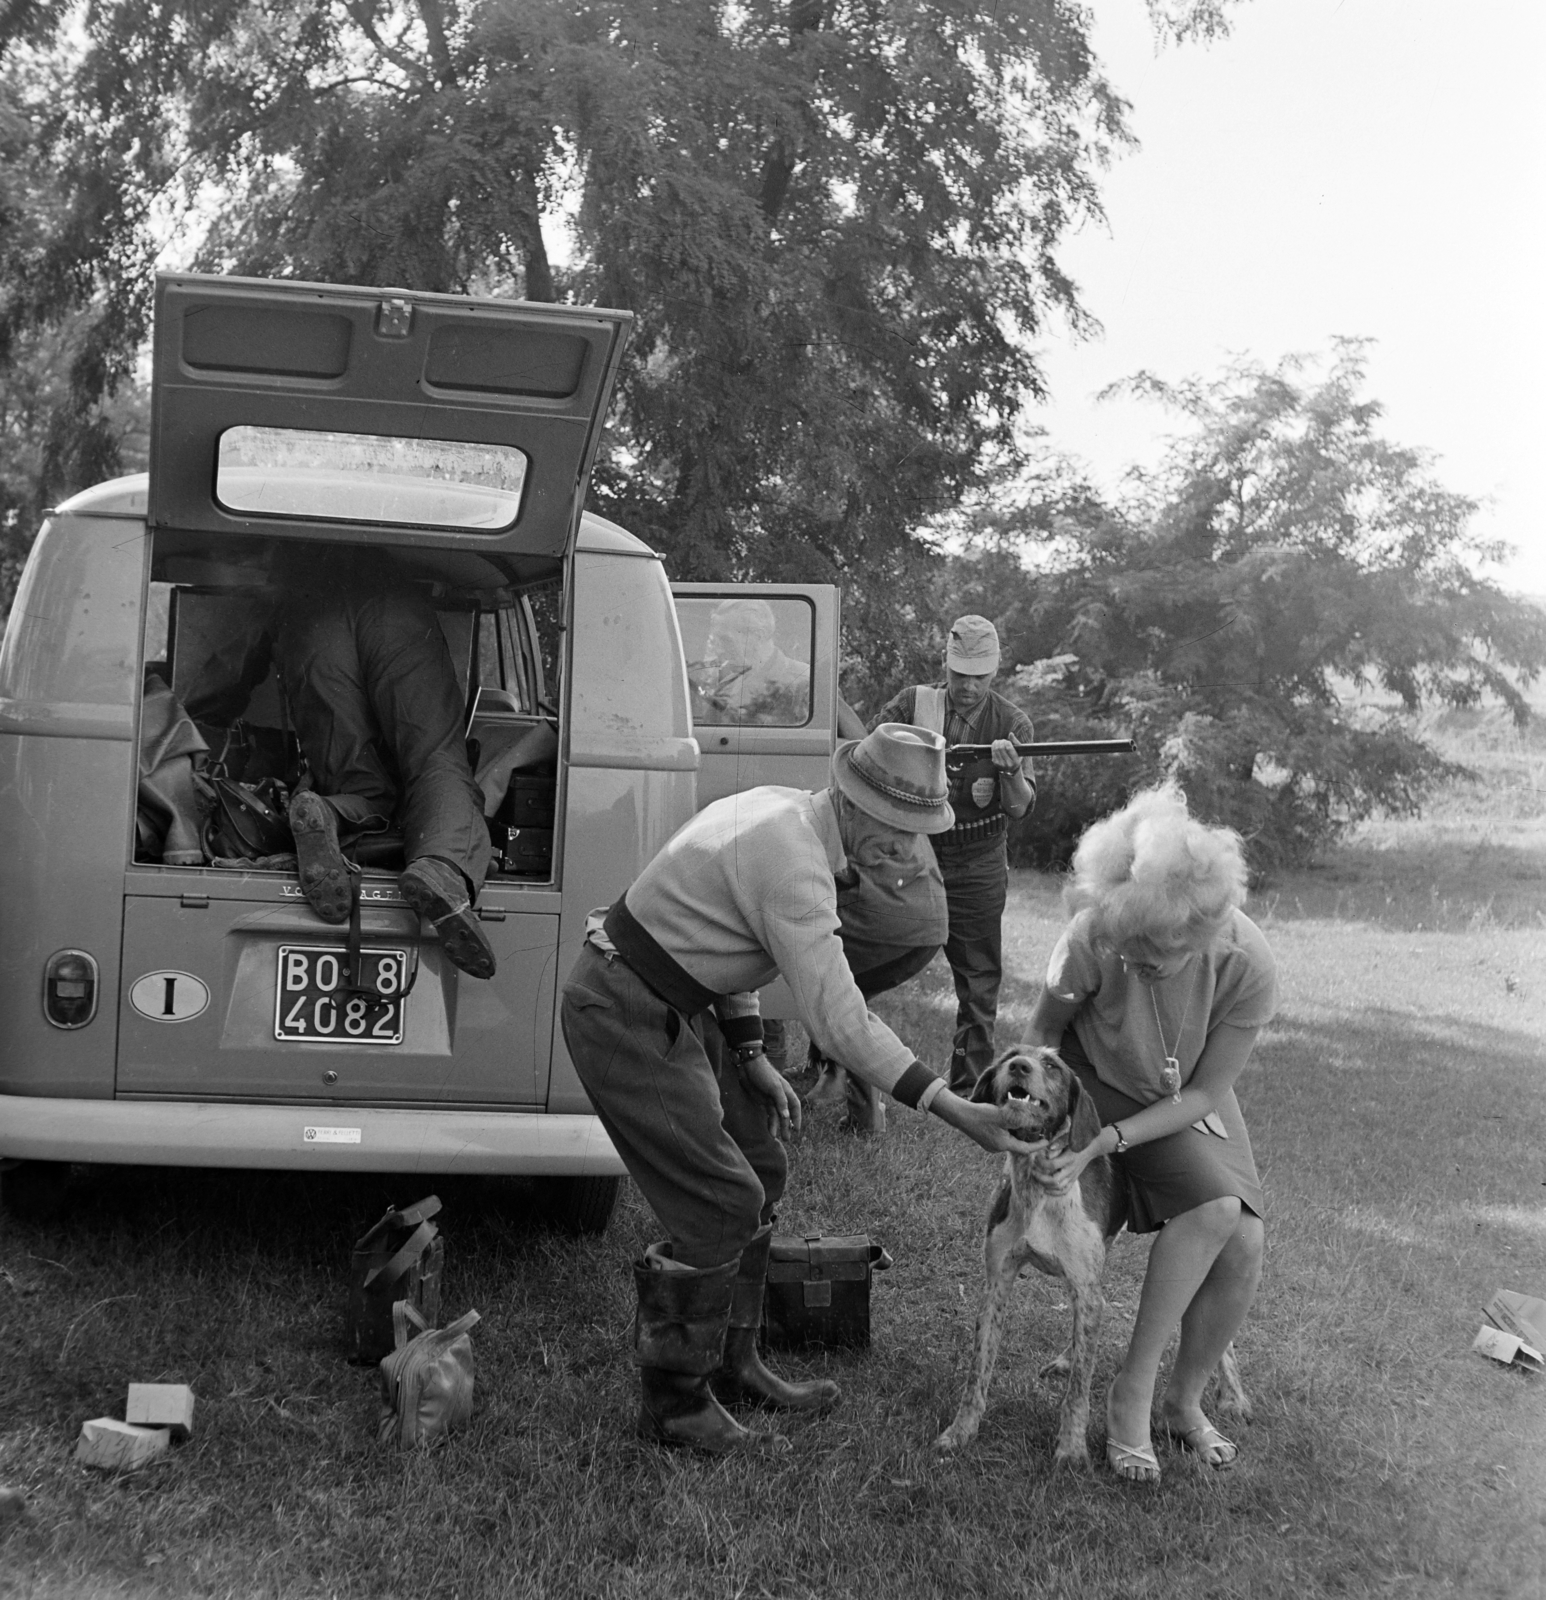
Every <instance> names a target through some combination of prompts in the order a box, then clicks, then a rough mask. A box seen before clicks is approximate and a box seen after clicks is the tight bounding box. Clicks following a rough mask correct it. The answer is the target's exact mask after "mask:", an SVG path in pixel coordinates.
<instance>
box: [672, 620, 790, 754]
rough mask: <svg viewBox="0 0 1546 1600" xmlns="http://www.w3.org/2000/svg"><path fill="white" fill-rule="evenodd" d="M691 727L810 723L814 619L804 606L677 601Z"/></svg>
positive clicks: (769, 725) (766, 725)
mask: <svg viewBox="0 0 1546 1600" xmlns="http://www.w3.org/2000/svg"><path fill="white" fill-rule="evenodd" d="M676 614H677V621H678V623H679V625H680V627H681V630H682V648H683V650H684V652H685V653H686V656H687V680H688V683H689V684H690V685H691V688H692V716H693V723H694V725H695V726H698V727H703V726H705V725H707V726H711V727H712V726H720V727H724V726H727V725H736V726H743V727H746V726H753V727H772V728H799V727H803V726H804V725H805V724H806V723H808V722H809V721H810V720H811V714H812V704H811V652H812V647H813V645H814V642H815V637H816V612H815V608H814V607H813V606H812V605H811V603H810V602H809V601H808V600H805V599H802V598H799V597H796V596H783V595H779V596H774V597H772V598H770V599H767V600H763V599H761V598H758V597H757V596H753V595H721V596H715V595H678V596H677V601H676Z"/></svg>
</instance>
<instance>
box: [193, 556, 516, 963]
mask: <svg viewBox="0 0 1546 1600" xmlns="http://www.w3.org/2000/svg"><path fill="white" fill-rule="evenodd" d="M269 577H270V580H271V582H270V586H269V588H268V590H267V595H268V598H267V599H265V600H261V601H255V603H254V607H253V611H252V616H251V621H250V624H249V625H248V626H247V627H246V628H238V627H234V626H233V627H232V628H231V629H230V630H229V631H228V633H227V635H226V636H225V637H224V638H223V639H222V640H221V641H219V644H218V646H217V647H216V648H214V649H213V650H212V651H211V654H210V657H209V660H208V661H207V662H206V663H205V664H204V669H203V670H202V671H201V672H200V673H199V677H200V678H201V679H202V680H203V681H202V682H201V685H200V692H199V694H198V696H194V695H192V694H190V697H189V709H190V710H191V711H192V712H193V714H194V715H195V716H196V717H197V716H199V715H201V714H204V715H213V714H214V712H213V708H214V707H215V706H217V705H218V706H219V707H220V708H221V711H222V713H223V715H222V720H229V719H230V718H231V717H233V716H236V715H240V711H241V707H242V705H243V704H245V700H246V697H247V694H248V693H249V692H250V691H251V689H252V687H253V686H254V684H255V683H257V682H259V681H261V679H262V678H264V677H265V676H266V675H267V673H268V669H269V662H270V659H272V661H273V663H274V664H275V665H276V666H277V667H278V669H279V677H280V682H281V685H282V688H283V692H284V696H285V700H286V704H287V707H288V712H289V717H290V721H291V724H292V725H293V727H294V729H295V735H296V738H297V740H298V741H299V743H300V747H301V753H302V755H303V756H304V757H305V761H306V767H307V772H306V775H305V776H304V777H303V779H302V780H301V784H300V786H299V787H298V791H297V793H296V794H295V795H294V796H293V797H292V799H291V801H290V810H289V820H290V828H291V831H292V832H293V833H294V835H295V853H296V859H297V865H298V871H299V876H300V883H301V891H302V893H303V894H304V895H305V896H306V901H307V903H308V904H309V905H310V906H311V908H312V910H313V911H315V912H316V913H317V915H318V916H319V917H321V918H322V920H323V921H324V922H330V923H343V922H347V921H348V920H349V905H350V898H351V895H350V886H349V864H348V863H347V862H346V861H345V859H344V854H343V849H342V845H341V842H340V830H342V833H343V838H344V839H345V840H347V839H349V838H350V837H352V836H359V835H363V834H370V833H381V832H384V831H386V830H388V829H390V828H393V827H396V828H398V829H400V830H401V832H402V835H403V855H404V859H405V860H406V862H407V865H406V867H405V868H404V870H403V872H402V873H401V875H400V876H399V878H398V887H399V888H400V890H401V891H402V895H403V898H404V899H405V900H406V901H407V902H408V904H409V905H410V906H412V907H413V909H414V910H415V911H416V912H418V914H419V915H420V916H421V917H423V918H424V919H425V920H426V921H428V922H430V923H431V924H433V926H434V928H435V931H436V933H437V934H438V935H439V937H440V942H441V944H442V946H443V947H444V949H445V952H446V955H447V956H448V957H449V959H450V960H451V961H452V962H453V963H454V964H455V965H456V966H458V967H459V968H461V970H462V971H463V972H466V973H468V974H470V975H471V976H472V977H475V978H491V977H493V975H494V966H495V962H494V951H493V948H492V947H491V946H490V944H489V942H488V939H487V938H486V937H485V935H484V933H483V930H482V928H481V927H480V925H479V923H478V920H477V916H476V914H475V913H474V911H473V909H472V905H473V902H474V901H475V900H476V899H477V895H478V891H479V890H480V889H481V888H482V886H483V880H484V878H485V876H486V875H487V872H488V866H489V831H488V825H487V823H486V822H485V821H484V817H483V793H482V791H481V790H480V789H479V787H478V785H477V783H476V782H475V781H474V779H473V774H472V768H471V766H470V765H469V763H468V760H467V744H466V739H465V737H464V734H463V726H462V724H463V719H464V708H463V702H462V693H461V689H460V687H459V685H458V683H457V677H456V669H455V668H454V666H453V665H452V663H451V654H450V650H449V648H448V647H447V645H446V641H445V635H444V634H443V633H442V632H441V629H440V624H439V622H438V621H437V619H436V616H435V613H434V610H433V609H432V607H431V606H430V605H429V603H428V601H427V600H425V598H424V597H423V595H422V594H421V593H420V592H419V590H418V589H417V588H416V587H415V586H414V584H413V583H412V581H411V580H410V579H408V578H407V577H406V576H405V575H404V574H403V573H402V571H401V570H400V569H399V568H398V567H396V566H395V565H394V564H393V562H392V559H391V556H390V555H389V554H388V553H387V552H386V551H383V550H379V549H372V550H366V549H361V548H356V547H353V546H346V545H300V544H283V545H280V546H279V548H277V549H276V550H274V551H273V552H272V553H271V554H270V556H269Z"/></svg>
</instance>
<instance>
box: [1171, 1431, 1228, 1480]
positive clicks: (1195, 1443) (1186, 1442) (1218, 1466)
mask: <svg viewBox="0 0 1546 1600" xmlns="http://www.w3.org/2000/svg"><path fill="white" fill-rule="evenodd" d="M1165 1432H1166V1433H1167V1434H1169V1435H1170V1442H1171V1443H1172V1444H1175V1445H1179V1446H1180V1448H1181V1449H1183V1450H1190V1451H1191V1452H1192V1454H1193V1455H1195V1456H1196V1457H1197V1459H1198V1460H1199V1461H1201V1462H1202V1464H1203V1465H1204V1466H1205V1467H1212V1468H1213V1470H1214V1471H1215V1472H1227V1471H1228V1470H1229V1469H1230V1468H1231V1467H1232V1466H1234V1464H1235V1462H1236V1461H1238V1460H1239V1459H1240V1446H1239V1445H1237V1444H1236V1443H1235V1441H1234V1440H1233V1439H1226V1438H1225V1437H1224V1435H1223V1434H1222V1433H1220V1432H1219V1430H1218V1429H1217V1428H1215V1427H1214V1426H1213V1424H1212V1423H1211V1422H1208V1421H1207V1420H1204V1421H1202V1422H1200V1423H1198V1425H1197V1426H1196V1427H1195V1428H1175V1427H1171V1426H1170V1425H1169V1424H1168V1423H1167V1424H1166V1426H1165ZM1221 1452H1227V1454H1223V1453H1221Z"/></svg>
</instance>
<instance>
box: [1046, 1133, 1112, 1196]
mask: <svg viewBox="0 0 1546 1600" xmlns="http://www.w3.org/2000/svg"><path fill="white" fill-rule="evenodd" d="M1105 1132H1106V1130H1105V1129H1104V1128H1102V1129H1101V1132H1100V1136H1099V1137H1097V1138H1095V1139H1092V1140H1091V1141H1090V1142H1089V1144H1087V1145H1086V1146H1085V1147H1084V1149H1082V1150H1064V1151H1063V1152H1062V1154H1060V1155H1055V1156H1049V1155H1039V1156H1037V1158H1036V1159H1035V1160H1034V1161H1033V1162H1032V1163H1031V1176H1032V1177H1033V1178H1034V1179H1035V1180H1036V1182H1037V1183H1038V1184H1040V1185H1041V1187H1042V1188H1043V1189H1045V1190H1046V1191H1047V1193H1048V1194H1050V1195H1064V1194H1067V1193H1068V1192H1069V1190H1070V1189H1072V1188H1073V1186H1074V1185H1075V1184H1076V1183H1078V1181H1079V1174H1080V1173H1081V1172H1083V1171H1084V1169H1085V1168H1086V1167H1087V1166H1089V1164H1090V1163H1091V1162H1092V1161H1094V1160H1095V1158H1096V1157H1097V1156H1103V1155H1108V1154H1110V1152H1109V1151H1107V1150H1106V1149H1104V1148H1103V1146H1104V1145H1105V1143H1106V1138H1105Z"/></svg>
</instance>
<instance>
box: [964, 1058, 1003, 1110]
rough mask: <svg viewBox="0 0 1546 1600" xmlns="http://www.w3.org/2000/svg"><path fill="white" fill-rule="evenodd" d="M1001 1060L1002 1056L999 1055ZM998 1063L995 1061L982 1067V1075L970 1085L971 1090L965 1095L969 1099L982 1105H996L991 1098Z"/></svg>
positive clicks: (996, 1077) (995, 1081)
mask: <svg viewBox="0 0 1546 1600" xmlns="http://www.w3.org/2000/svg"><path fill="white" fill-rule="evenodd" d="M1000 1060H1002V1057H1000ZM998 1069H999V1063H998V1061H995V1062H994V1063H993V1064H992V1065H991V1066H989V1067H985V1068H984V1069H983V1074H982V1076H981V1077H980V1078H979V1079H978V1080H977V1081H976V1083H974V1084H973V1085H972V1092H971V1094H969V1095H968V1096H967V1098H968V1099H969V1100H976V1101H978V1102H979V1103H980V1104H982V1105H988V1106H991V1105H996V1104H997V1102H996V1101H995V1100H994V1098H993V1086H994V1085H995V1084H996V1083H997V1082H998Z"/></svg>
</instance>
